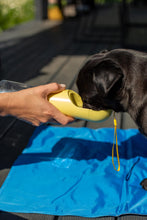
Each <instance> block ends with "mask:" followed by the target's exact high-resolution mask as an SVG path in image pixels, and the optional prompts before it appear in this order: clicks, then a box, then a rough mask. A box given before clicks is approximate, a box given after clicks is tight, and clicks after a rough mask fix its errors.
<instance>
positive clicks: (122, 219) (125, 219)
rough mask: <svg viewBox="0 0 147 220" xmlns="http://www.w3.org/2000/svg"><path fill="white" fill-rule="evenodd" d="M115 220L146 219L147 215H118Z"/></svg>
mask: <svg viewBox="0 0 147 220" xmlns="http://www.w3.org/2000/svg"><path fill="white" fill-rule="evenodd" d="M117 220H147V216H139V215H124V216H120V217H118V218H117Z"/></svg>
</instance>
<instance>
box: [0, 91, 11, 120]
mask: <svg viewBox="0 0 147 220" xmlns="http://www.w3.org/2000/svg"><path fill="white" fill-rule="evenodd" d="M9 102H10V93H1V94H0V116H6V115H8V114H9Z"/></svg>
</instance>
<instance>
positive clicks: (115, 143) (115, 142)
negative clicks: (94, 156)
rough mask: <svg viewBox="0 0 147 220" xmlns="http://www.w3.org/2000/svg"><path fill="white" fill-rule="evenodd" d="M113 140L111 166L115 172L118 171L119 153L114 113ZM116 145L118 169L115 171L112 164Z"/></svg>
mask: <svg viewBox="0 0 147 220" xmlns="http://www.w3.org/2000/svg"><path fill="white" fill-rule="evenodd" d="M113 120H114V140H113V147H112V164H113V167H114V169H115V170H116V171H120V161H119V152H118V143H117V120H116V118H115V112H114V119H113ZM115 145H116V154H117V161H118V168H117V169H116V167H115V164H114V147H115Z"/></svg>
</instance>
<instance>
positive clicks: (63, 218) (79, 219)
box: [58, 216, 115, 220]
mask: <svg viewBox="0 0 147 220" xmlns="http://www.w3.org/2000/svg"><path fill="white" fill-rule="evenodd" d="M58 220H115V218H114V217H100V218H88V217H85V218H84V217H78V216H60V217H59V218H58Z"/></svg>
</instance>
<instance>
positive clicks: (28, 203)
mask: <svg viewBox="0 0 147 220" xmlns="http://www.w3.org/2000/svg"><path fill="white" fill-rule="evenodd" d="M113 132H114V131H113V129H111V128H108V129H106V128H105V129H98V130H92V129H88V128H68V127H66V128H59V127H45V126H41V127H39V128H37V129H36V130H35V133H34V134H33V136H32V137H31V139H30V141H29V144H28V146H27V147H26V149H25V150H24V151H23V153H22V154H21V155H20V156H19V157H18V159H17V160H16V161H15V163H14V164H13V167H12V169H11V170H10V173H9V175H8V177H7V179H6V180H5V182H4V184H3V186H2V187H1V189H0V210H3V211H9V212H24V213H43V214H51V215H77V216H86V217H96V216H118V215H121V214H127V213H132V214H140V215H147V191H145V190H144V189H142V187H141V185H140V182H141V181H142V180H143V179H144V178H147V139H146V138H145V137H143V136H142V135H141V134H140V133H139V132H138V130H118V141H119V153H120V164H121V169H120V172H116V171H115V170H114V168H113V165H112V157H111V154H112V153H111V150H112V145H113ZM114 160H115V163H116V166H117V158H116V157H115V158H114Z"/></svg>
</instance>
